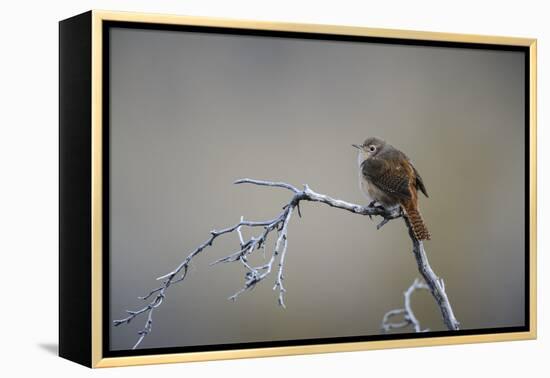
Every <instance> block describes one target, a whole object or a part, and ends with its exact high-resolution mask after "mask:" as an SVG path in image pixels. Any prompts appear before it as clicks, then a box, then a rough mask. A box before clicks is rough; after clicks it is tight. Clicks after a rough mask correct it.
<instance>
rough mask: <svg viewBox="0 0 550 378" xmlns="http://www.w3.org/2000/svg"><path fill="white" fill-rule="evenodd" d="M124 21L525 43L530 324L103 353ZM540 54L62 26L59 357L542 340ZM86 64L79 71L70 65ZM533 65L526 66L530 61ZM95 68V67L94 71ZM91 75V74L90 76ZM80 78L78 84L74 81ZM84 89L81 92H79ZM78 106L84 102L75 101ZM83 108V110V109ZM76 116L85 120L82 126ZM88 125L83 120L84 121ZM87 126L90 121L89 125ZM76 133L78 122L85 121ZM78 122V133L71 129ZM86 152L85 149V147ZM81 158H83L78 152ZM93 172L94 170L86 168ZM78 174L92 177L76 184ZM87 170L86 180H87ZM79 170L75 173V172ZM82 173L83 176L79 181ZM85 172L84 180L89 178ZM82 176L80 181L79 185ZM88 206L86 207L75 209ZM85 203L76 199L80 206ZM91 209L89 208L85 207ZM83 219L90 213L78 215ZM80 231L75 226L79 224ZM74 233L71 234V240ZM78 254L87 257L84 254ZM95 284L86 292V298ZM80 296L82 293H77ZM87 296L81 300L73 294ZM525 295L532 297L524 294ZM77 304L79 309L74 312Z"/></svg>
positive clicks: (260, 24)
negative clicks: (115, 90) (107, 230)
mask: <svg viewBox="0 0 550 378" xmlns="http://www.w3.org/2000/svg"><path fill="white" fill-rule="evenodd" d="M106 22H126V23H136V24H159V25H166V26H169V25H176V26H178V25H186V26H195V27H215V28H222V29H223V28H228V29H246V30H261V31H275V32H292V33H311V34H319V35H334V36H357V37H370V38H380V39H399V40H412V41H432V42H441V43H449V42H452V43H463V44H477V45H502V46H518V47H522V48H525V49H526V51H528V53H527V54H528V75H529V76H528V88H529V92H528V98H529V103H528V109H529V114H528V124H529V141H528V142H527V144H528V147H529V162H528V167H529V172H528V173H529V193H528V196H529V219H528V221H529V235H526V239H528V241H529V250H528V263H529V264H528V270H529V277H528V288H529V292H528V303H529V318H528V330H526V331H520V332H502V333H484V334H456V335H455V334H453V335H450V336H433V337H423V338H404V339H392V340H378V341H361V342H342V343H329V344H322V343H321V344H309V345H297V346H283V347H280V346H275V347H265V348H263V347H262V348H252V349H250V348H247V349H228V350H213V351H202V352H189V353H169V354H148V355H132V356H122V357H106V356H105V353H104V349H103V348H104V344H103V341H104V340H103V330H104V327H105V326H106V325H105V324H104V318H103V315H102V314H103V306H104V300H103V294H104V284H103V283H104V281H103V280H104V279H105V277H104V274H103V266H104V263H105V261H104V256H103V231H104V229H103V216H104V214H103V212H104V207H103V202H102V201H103V196H104V186H103V159H104V156H105V151H106V148H105V146H104V145H103V133H102V123H103V122H104V119H105V114H104V109H103V104H104V102H103V97H102V96H103V90H104V88H103V78H104V72H103V69H104V59H103V58H104V57H103V55H102V54H103V47H104V35H103V31H104V24H105V23H106ZM536 54H537V41H536V39H530V38H514V37H502V36H485V35H469V34H451V33H436V32H424V31H411V30H393V29H377V28H367V27H352V26H337V25H317V24H294V23H281V22H265V21H253V20H232V19H218V18H210V17H188V16H176V15H162V14H144V13H127V12H111V11H100V10H93V11H90V12H87V13H85V14H83V15H80V16H75V17H74V18H71V19H68V20H65V21H61V23H60V89H61V91H60V92H61V94H60V129H61V143H60V149H61V150H60V151H61V152H60V154H61V159H60V166H61V174H60V182H61V193H60V218H61V220H60V222H61V230H60V235H61V236H60V355H61V356H62V357H65V358H68V359H70V360H73V361H76V362H78V363H81V364H84V365H86V366H89V367H93V368H97V367H114V366H130V365H144V364H160V363H173V362H187V361H207V360H219V359H236V358H251V357H266V356H282V355H298V354H310V353H326V352H346V351H360V350H371V349H386V348H402V347H418V346H434V345H448V344H465V343H479V342H495V341H511V340H527V339H535V338H536V335H537V333H536V332H537V331H536V330H537V326H536V322H537V318H536V313H537V308H536V302H537V298H536V292H537V291H536V284H537V280H536V272H537V265H536V241H537V240H536V239H537V238H536V227H537V219H536V210H537V206H536V202H537V198H536V197H537V193H536V184H537V183H536V148H537V146H536V144H537V136H536V122H537V107H536V96H537V90H536V82H537V79H536V75H537V74H536V70H537V65H536V59H537V58H536ZM71 64H72V65H78V64H80V66H81V69H82V70H81V71H78V70H77V68H75V67H69V66H70V65H71ZM526 68H527V67H526ZM88 71H89V72H88ZM88 73H89V75H88ZM75 83H77V84H78V88H79V89H77V90H75V89H74V88H75V87H74V85H75ZM79 93H80V94H79ZM76 102H78V104H76ZM75 109H80V110H81V111H76V112H75ZM75 122H78V123H75ZM82 122H85V123H86V127H83V125H82V124H81V123H82ZM88 122H89V124H88ZM81 126H82V130H81V131H78V130H75V129H74V128H77V127H81ZM70 127H72V128H73V129H72V130H69V129H70ZM71 133H72V134H71ZM75 138H76V139H78V138H80V139H79V140H81V141H83V143H88V142H89V147H88V149H84V150H78V148H77V147H71V143H75ZM78 151H80V152H78ZM80 154H82V155H80ZM80 157H82V159H89V160H84V161H83V163H82V164H87V163H90V165H89V171H84V172H82V171H79V172H80V173H78V172H77V170H80V169H81V165H78V167H75V168H71V166H70V164H74V161H73V162H72V163H71V162H70V161H69V160H71V159H72V158H74V159H76V161H78V159H80ZM87 169H88V168H87ZM79 175H84V176H85V179H83V180H84V181H82V182H81V185H80V184H79V185H80V186H79V185H75V184H74V182H75V180H79V179H78V177H79ZM86 175H87V176H86ZM77 176H78V177H77ZM75 177H76V178H75ZM86 177H87V178H86ZM79 182H80V181H79ZM78 201H80V202H82V207H81V208H79V207H78V206H76V207H75V206H74V204H75V203H76V202H78ZM80 202H79V203H80ZM79 209H80V210H82V209H84V210H85V212H84V213H82V212H80V213H79V214H80V215H78V214H77V213H76V212H77V211H78V210H79ZM79 216H84V217H88V216H89V218H88V220H87V221H86V219H82V220H81V221H75V219H79V220H80V219H81V218H78V217H79ZM77 227H78V229H77ZM69 234H70V235H71V236H69ZM81 251H87V252H82V253H83V254H80V252H81ZM83 289H89V295H88V294H82V292H86V290H83ZM78 292H80V294H78ZM78 295H80V297H79V299H76V297H77V296H78ZM526 299H527V298H526ZM74 307H78V309H74Z"/></svg>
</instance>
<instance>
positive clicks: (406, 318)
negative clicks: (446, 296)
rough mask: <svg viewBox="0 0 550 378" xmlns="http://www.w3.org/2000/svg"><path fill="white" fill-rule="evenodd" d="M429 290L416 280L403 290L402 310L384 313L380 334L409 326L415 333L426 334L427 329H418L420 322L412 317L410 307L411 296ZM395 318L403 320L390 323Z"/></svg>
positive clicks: (412, 313)
mask: <svg viewBox="0 0 550 378" xmlns="http://www.w3.org/2000/svg"><path fill="white" fill-rule="evenodd" d="M422 289H424V290H430V287H429V286H428V285H426V284H425V283H423V282H420V280H419V279H418V278H417V279H415V280H414V282H413V283H412V285H411V286H410V287H409V288H408V289H407V290H405V292H404V293H403V297H404V308H399V309H396V310H391V311H388V312H386V314H385V315H384V318H383V319H382V326H381V329H382V332H383V333H386V332H388V331H390V330H392V329H400V328H406V327H408V326H410V325H412V326H413V328H414V331H415V332H428V331H429V329H428V328H426V329H422V328H421V327H420V322H419V321H418V319H417V318H416V316H415V315H414V312H413V310H412V307H411V296H412V294H413V293H414V292H415V291H416V290H422ZM396 316H402V317H403V320H401V321H400V322H397V323H396V322H392V321H391V319H392V318H394V317H396Z"/></svg>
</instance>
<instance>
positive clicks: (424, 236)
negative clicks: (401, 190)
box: [402, 201, 431, 240]
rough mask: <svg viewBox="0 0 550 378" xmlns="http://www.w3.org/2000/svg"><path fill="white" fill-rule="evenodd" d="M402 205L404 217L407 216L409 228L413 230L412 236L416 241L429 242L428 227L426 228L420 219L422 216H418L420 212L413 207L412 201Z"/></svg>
mask: <svg viewBox="0 0 550 378" xmlns="http://www.w3.org/2000/svg"><path fill="white" fill-rule="evenodd" d="M402 205H403V210H404V211H405V215H406V216H407V218H408V220H409V223H410V224H411V227H412V229H413V232H414V236H415V237H416V238H417V239H418V240H430V238H431V235H430V231H428V227H426V224H425V223H424V220H423V219H422V215H421V214H420V211H418V207H417V206H415V204H414V203H413V202H412V201H411V202H408V203H403V204H402Z"/></svg>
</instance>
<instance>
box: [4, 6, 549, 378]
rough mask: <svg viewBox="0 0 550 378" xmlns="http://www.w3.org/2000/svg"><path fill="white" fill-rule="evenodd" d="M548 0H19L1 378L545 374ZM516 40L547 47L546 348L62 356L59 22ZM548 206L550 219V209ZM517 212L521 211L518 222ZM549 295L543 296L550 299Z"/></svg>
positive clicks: (7, 85)
mask: <svg viewBox="0 0 550 378" xmlns="http://www.w3.org/2000/svg"><path fill="white" fill-rule="evenodd" d="M544 3H545V2H544V1H539V2H537V1H513V2H509V1H485V2H479V1H470V0H462V1H453V2H442V1H420V0H417V1H406V0H405V1H386V2H384V1H375V2H372V1H347V0H340V1H330V2H321V1H296V0H295V1H291V0H270V1H263V2H261V1H252V0H251V1H244V0H243V1H231V2H229V1H221V0H220V1H214V0H197V1H190V0H179V1H161V0H158V1H155V2H151V1H137V0H134V1H70V2H69V1H67V2H61V1H58V2H39V1H34V2H33V1H17V2H15V1H12V2H4V3H3V9H2V10H3V16H4V17H3V20H2V22H1V23H0V28H1V29H2V30H1V31H2V32H1V34H0V38H1V39H2V43H1V46H2V59H1V60H0V61H1V63H0V64H1V67H2V70H1V74H2V79H1V81H0V83H1V86H0V90H1V92H0V93H1V94H2V107H1V109H2V118H1V123H0V125H1V126H0V128H1V135H0V144H1V148H0V172H1V176H0V177H1V179H2V184H1V185H0V199H1V200H0V201H1V202H0V204H1V206H0V214H1V215H0V221H1V222H2V223H1V225H0V226H1V227H0V230H1V232H0V251H1V252H2V255H1V256H2V263H1V264H0V269H1V272H0V273H1V274H0V280H1V286H0V290H1V292H2V299H1V304H0V306H1V311H0V322H1V323H0V324H1V328H0V335H1V337H2V342H1V343H0V348H1V352H0V353H1V354H0V356H1V357H0V359H1V361H2V363H1V364H0V369H1V370H0V371H1V374H2V376H6V377H11V376H23V375H25V376H27V375H29V376H32V375H31V374H34V375H38V374H42V375H48V376H68V377H80V376H89V375H92V374H95V375H98V376H104V377H111V376H132V377H142V376H143V377H145V376H160V375H165V376H172V375H177V376H187V377H198V376H200V377H205V376H214V375H216V376H223V377H243V376H245V375H248V374H253V375H255V376H262V377H275V376H289V377H290V376H294V375H297V374H308V375H320V376H333V375H334V374H350V375H351V374H353V375H357V376H373V377H378V376H381V375H387V376H394V375H401V376H404V375H407V376H408V377H416V376H424V377H432V376H434V377H435V376H437V377H445V378H446V377H463V376H465V375H468V376H469V375H474V376H478V375H479V376H481V375H482V374H483V375H488V376H500V377H517V376H519V375H524V374H525V375H527V374H528V375H529V376H542V375H543V374H544V375H545V376H546V375H547V374H548V370H549V369H548V365H549V364H548V355H549V352H550V348H549V347H550V341H549V337H550V334H549V332H550V331H549V330H548V326H547V322H546V316H545V314H546V312H545V310H546V309H547V299H546V298H547V297H548V296H547V295H546V293H547V292H548V286H549V279H548V277H546V275H545V272H546V271H547V265H548V259H547V257H546V255H545V251H546V250H547V249H548V242H549V238H548V233H547V232H545V230H548V227H549V216H548V214H549V211H550V208H549V205H550V204H549V202H548V196H547V195H545V192H547V191H548V190H549V182H548V170H546V172H545V167H546V164H547V162H548V159H549V152H548V149H547V148H546V146H547V145H548V143H549V140H548V139H549V133H548V129H547V128H546V126H545V125H546V123H547V118H548V110H547V109H548V107H547V105H548V100H549V79H548V71H547V70H546V69H545V67H548V66H549V65H550V52H549V50H548V48H547V41H549V40H550V27H548V23H547V21H548V18H547V15H548V11H547V10H546V9H545V6H544ZM92 8H95V9H110V10H128V11H143V12H157V13H174V14H187V15H201V16H217V17H232V18H247V19H258V20H273V21H289V22H304V23H328V24H342V25H358V26H369V27H385V28H398V29H417V30H429V31H443V32H457V33H475V34H492V35H511V36H524V37H536V38H538V39H539V46H538V47H539V56H538V67H539V81H538V85H539V92H538V94H539V97H538V104H539V113H538V114H539V120H538V126H539V134H538V142H539V176H538V178H539V187H538V190H539V199H538V205H539V211H538V214H539V238H538V239H539V245H538V271H539V274H538V289H539V300H538V305H539V309H538V316H539V327H538V329H539V339H538V340H537V341H521V342H504V343H490V344H477V345H466V346H448V347H430V348H414V349H398V350H383V351H370V352H353V353H332V354H324V355H310V356H292V357H282V358H263V359H247V360H237V361H217V362H207V363H192V364H174V365H160V366H146V367H129V368H117V369H107V370H106V369H103V370H98V371H91V370H88V369H86V368H83V367H81V366H78V365H76V364H74V363H72V362H69V361H66V360H63V359H61V358H59V357H57V356H56V353H57V352H56V350H57V303H58V302H57V290H58V286H57V264H58V259H57V248H58V226H57V224H58V201H57V196H58V168H57V164H58V126H57V115H58V108H57V107H58V100H57V93H58V92H57V70H58V67H57V64H58V39H57V38H58V25H57V22H58V21H59V20H61V19H64V18H67V17H70V16H72V15H75V14H77V13H81V12H83V11H86V10H89V9H92ZM544 210H546V211H544ZM518 216H520V215H518ZM545 296H546V298H545Z"/></svg>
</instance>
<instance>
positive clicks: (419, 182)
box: [409, 162, 429, 197]
mask: <svg viewBox="0 0 550 378" xmlns="http://www.w3.org/2000/svg"><path fill="white" fill-rule="evenodd" d="M409 163H410V162H409ZM410 164H411V167H412V169H413V170H414V175H415V176H416V189H418V190H420V191H421V192H422V193H424V195H425V196H426V197H429V196H428V191H427V190H426V186H425V185H424V180H422V177H420V173H418V171H417V170H416V168H415V167H414V165H413V164H412V163H410Z"/></svg>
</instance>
